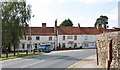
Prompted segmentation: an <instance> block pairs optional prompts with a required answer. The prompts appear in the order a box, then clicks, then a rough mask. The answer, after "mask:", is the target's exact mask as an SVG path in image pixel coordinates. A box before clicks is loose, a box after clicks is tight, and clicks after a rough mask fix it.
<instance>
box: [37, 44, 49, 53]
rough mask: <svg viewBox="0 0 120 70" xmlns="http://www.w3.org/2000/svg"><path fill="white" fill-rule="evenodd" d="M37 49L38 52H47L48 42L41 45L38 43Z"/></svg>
mask: <svg viewBox="0 0 120 70" xmlns="http://www.w3.org/2000/svg"><path fill="white" fill-rule="evenodd" d="M38 50H39V51H40V52H46V53H49V52H51V46H50V44H41V45H39V47H38Z"/></svg>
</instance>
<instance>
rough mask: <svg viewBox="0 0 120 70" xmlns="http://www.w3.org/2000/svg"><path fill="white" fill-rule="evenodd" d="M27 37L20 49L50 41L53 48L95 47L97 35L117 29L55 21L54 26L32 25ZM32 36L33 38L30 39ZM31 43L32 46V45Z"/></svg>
mask: <svg viewBox="0 0 120 70" xmlns="http://www.w3.org/2000/svg"><path fill="white" fill-rule="evenodd" d="M30 30H31V31H29V30H28V33H27V35H26V39H23V40H20V47H19V50H33V49H34V48H37V47H38V46H39V45H40V44H42V43H50V44H51V46H52V48H53V49H68V48H81V47H82V48H95V47H96V36H97V35H98V34H100V33H103V32H111V31H115V30H114V29H104V28H103V27H102V26H101V25H97V26H96V27H80V25H78V27H70V26H69V27H60V26H57V23H55V26H54V27H47V26H46V23H42V27H31V28H30ZM30 38H31V40H29V39H30ZM30 45H31V46H30Z"/></svg>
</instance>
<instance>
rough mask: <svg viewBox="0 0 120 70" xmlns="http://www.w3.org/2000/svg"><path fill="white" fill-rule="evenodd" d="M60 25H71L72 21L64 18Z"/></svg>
mask: <svg viewBox="0 0 120 70" xmlns="http://www.w3.org/2000/svg"><path fill="white" fill-rule="evenodd" d="M60 26H73V22H72V21H71V20H70V19H69V18H68V20H66V19H65V20H64V21H63V22H62V23H61V24H60Z"/></svg>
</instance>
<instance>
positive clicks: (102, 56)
mask: <svg viewBox="0 0 120 70" xmlns="http://www.w3.org/2000/svg"><path fill="white" fill-rule="evenodd" d="M96 43H97V49H98V62H99V65H101V66H103V67H104V68H108V67H109V66H108V65H109V64H110V68H119V69H120V32H110V33H103V34H100V35H98V36H97V41H96Z"/></svg>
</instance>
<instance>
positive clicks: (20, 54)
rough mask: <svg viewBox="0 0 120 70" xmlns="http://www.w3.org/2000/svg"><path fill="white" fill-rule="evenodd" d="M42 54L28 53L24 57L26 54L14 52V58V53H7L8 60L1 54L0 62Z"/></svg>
mask: <svg viewBox="0 0 120 70" xmlns="http://www.w3.org/2000/svg"><path fill="white" fill-rule="evenodd" d="M41 54H44V53H43V52H35V54H33V52H28V55H26V52H16V56H14V53H9V54H8V58H6V54H2V58H0V61H2V60H8V59H14V58H20V57H25V56H32V55H41Z"/></svg>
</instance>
